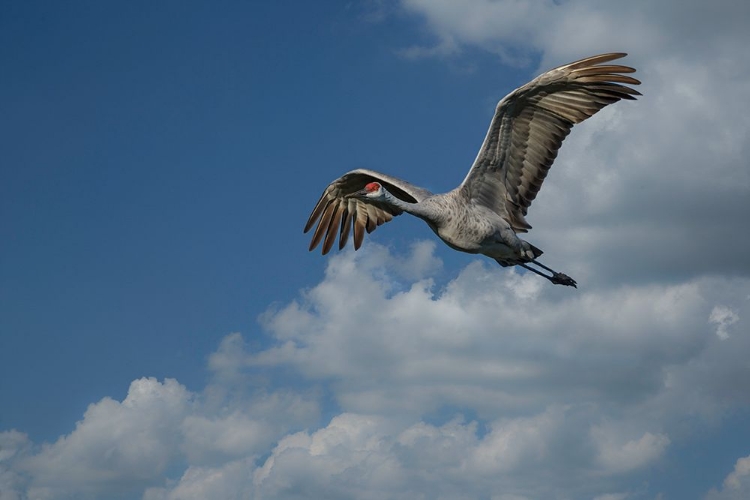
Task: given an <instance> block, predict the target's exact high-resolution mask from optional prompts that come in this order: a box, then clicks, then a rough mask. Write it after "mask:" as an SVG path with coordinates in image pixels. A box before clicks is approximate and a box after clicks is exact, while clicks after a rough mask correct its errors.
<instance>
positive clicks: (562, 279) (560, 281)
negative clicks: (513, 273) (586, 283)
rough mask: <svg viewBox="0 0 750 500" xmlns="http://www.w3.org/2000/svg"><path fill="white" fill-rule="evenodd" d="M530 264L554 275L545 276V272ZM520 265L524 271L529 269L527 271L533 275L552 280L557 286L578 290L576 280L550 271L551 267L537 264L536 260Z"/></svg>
mask: <svg viewBox="0 0 750 500" xmlns="http://www.w3.org/2000/svg"><path fill="white" fill-rule="evenodd" d="M529 264H535V265H537V266H539V267H541V268H542V269H545V270H547V271H549V272H550V273H552V276H549V275H547V274H544V273H543V272H541V271H539V270H538V269H534V268H533V267H531V266H530V265H529ZM518 265H519V266H521V267H523V268H524V269H527V270H529V271H531V272H532V273H535V274H538V275H539V276H542V277H543V278H547V279H548V280H550V281H551V282H552V283H554V284H555V285H565V286H572V287H573V288H578V286H577V283H576V280H574V279H573V278H571V277H570V276H568V275H567V274H563V273H558V272H557V271H554V270H552V269H550V268H549V267H547V266H545V265H544V264H542V263H541V262H537V261H536V260H532V261H530V262H528V263H523V262H521V263H519V264H518Z"/></svg>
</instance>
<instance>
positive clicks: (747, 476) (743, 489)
mask: <svg viewBox="0 0 750 500" xmlns="http://www.w3.org/2000/svg"><path fill="white" fill-rule="evenodd" d="M748 496H750V456H747V457H743V458H739V459H737V462H736V463H735V464H734V470H733V471H732V472H730V473H729V475H728V476H727V477H726V478H725V479H724V484H723V485H722V488H721V489H712V490H711V491H710V492H709V493H708V494H707V495H706V500H741V499H745V498H748Z"/></svg>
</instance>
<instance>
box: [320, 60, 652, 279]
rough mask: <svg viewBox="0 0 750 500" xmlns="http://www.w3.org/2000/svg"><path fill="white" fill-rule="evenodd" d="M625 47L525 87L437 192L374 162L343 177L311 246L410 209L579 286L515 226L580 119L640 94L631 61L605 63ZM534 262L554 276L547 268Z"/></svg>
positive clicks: (462, 245)
mask: <svg viewBox="0 0 750 500" xmlns="http://www.w3.org/2000/svg"><path fill="white" fill-rule="evenodd" d="M625 55H626V54H624V53H611V54H601V55H597V56H592V57H588V58H586V59H581V60H580V61H576V62H572V63H570V64H566V65H564V66H560V67H558V68H555V69H552V70H550V71H547V72H546V73H544V74H542V75H540V76H538V77H537V78H535V79H533V80H532V81H531V82H529V83H527V84H526V85H523V86H522V87H519V88H518V89H516V90H514V91H513V92H511V93H510V94H508V95H507V96H506V97H505V98H504V99H502V100H501V101H500V102H499V103H498V105H497V108H496V109H495V116H494V117H493V118H492V122H491V123H490V128H489V131H488V132H487V136H486V137H485V139H484V142H483V143H482V147H481V149H480V150H479V153H478V154H477V157H476V159H475V160H474V164H473V165H472V166H471V168H470V169H469V173H468V174H467V175H466V178H465V179H464V180H463V182H462V183H461V185H460V186H458V187H457V188H455V189H453V190H452V191H449V192H447V193H443V194H433V193H431V192H429V191H427V190H426V189H423V188H420V187H417V186H414V185H412V184H410V183H408V182H406V181H403V180H401V179H398V178H396V177H391V176H390V175H385V174H381V173H379V172H375V171H372V170H365V169H357V170H352V171H351V172H347V173H346V174H344V175H342V176H341V177H339V178H338V179H336V180H335V181H333V182H331V184H330V185H329V186H328V187H327V188H326V189H325V191H324V192H323V195H322V196H321V197H320V200H319V201H318V203H317V205H315V208H314V209H313V211H312V213H311V214H310V218H309V219H308V220H307V224H305V232H308V231H309V230H310V229H311V228H312V227H313V225H315V222H316V221H317V222H318V225H317V227H316V229H315V232H314V233H313V237H312V241H311V243H310V250H313V249H315V247H317V246H318V245H319V244H320V242H321V241H322V242H323V255H325V254H327V253H328V252H329V251H330V250H331V247H332V246H333V244H334V242H335V240H336V233H339V250H341V249H342V248H344V246H345V245H346V242H347V240H348V238H349V233H350V232H351V230H352V228H353V229H354V249H355V250H357V249H359V247H360V246H361V245H362V240H363V239H364V232H365V231H367V232H368V233H370V232H372V231H373V230H374V229H375V228H376V227H377V226H379V225H381V224H383V223H385V222H389V221H390V220H392V219H393V217H394V216H397V215H400V214H401V213H403V212H406V213H409V214H412V215H415V216H417V217H419V218H420V219H422V220H424V221H425V222H426V223H427V225H428V226H430V229H432V230H433V231H434V232H435V233H436V234H437V235H438V237H439V238H440V239H441V240H443V241H444V242H445V243H446V244H447V245H448V246H449V247H451V248H453V249H455V250H460V251H462V252H468V253H473V254H477V253H479V254H483V255H486V256H488V257H491V258H493V259H495V260H496V261H497V262H498V263H499V264H500V265H502V266H512V265H518V266H521V267H524V268H525V269H528V270H529V271H532V272H534V273H536V274H538V275H540V276H543V277H545V278H547V279H548V280H550V281H551V282H552V283H554V284H557V285H568V286H573V287H576V282H575V280H573V279H572V278H570V277H569V276H567V275H565V274H563V273H558V272H556V271H553V270H552V269H550V268H549V267H547V266H545V265H543V264H541V263H540V262H538V261H537V260H536V259H537V258H538V257H539V256H540V255H541V254H542V251H541V250H539V249H538V248H536V247H535V246H533V245H530V244H529V243H528V242H526V241H524V240H522V239H520V238H519V237H518V236H517V235H516V234H517V233H525V232H527V231H528V230H529V229H531V226H530V225H529V223H528V222H526V218H525V216H526V213H527V210H528V208H529V206H530V205H531V202H532V201H533V200H534V198H535V197H536V195H537V193H538V192H539V189H540V188H541V187H542V182H543V181H544V178H545V177H546V176H547V172H548V171H549V168H550V167H551V166H552V163H553V162H554V160H555V157H556V156H557V150H558V149H559V148H560V145H561V144H562V142H563V139H565V137H566V136H567V135H568V133H569V132H570V129H571V128H573V125H574V124H576V123H580V122H582V121H583V120H585V119H586V118H588V117H590V116H592V115H593V114H594V113H596V112H597V111H599V110H600V109H602V108H603V107H604V106H607V105H608V104H612V103H614V102H617V101H619V100H620V99H631V100H632V99H635V97H634V96H639V95H641V94H640V93H639V92H638V91H637V90H635V89H632V88H630V87H628V86H626V85H621V84H629V85H638V84H640V82H639V81H638V80H636V79H635V78H632V77H630V76H627V75H625V74H623V73H633V72H635V70H634V69H633V68H630V67H628V66H620V65H607V64H604V63H607V62H609V61H613V60H615V59H620V58H622V57H624V56H625ZM531 264H533V265H535V266H536V267H538V268H541V269H543V270H545V271H548V272H549V273H551V274H549V275H548V274H545V273H543V272H542V271H540V270H539V269H536V268H534V267H531Z"/></svg>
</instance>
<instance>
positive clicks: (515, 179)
mask: <svg viewBox="0 0 750 500" xmlns="http://www.w3.org/2000/svg"><path fill="white" fill-rule="evenodd" d="M625 55H626V54H623V53H613V54H601V55H598V56H593V57H588V58H586V59H581V60H580V61H576V62H573V63H570V64H566V65H564V66H560V67H558V68H555V69H553V70H550V71H548V72H546V73H544V74H542V75H540V76H538V77H537V78H535V79H534V80H532V81H531V82H529V83H527V84H526V85H524V86H522V87H520V88H518V89H516V90H514V91H513V92H511V93H510V94H508V95H507V96H506V97H505V98H504V99H503V100H501V101H500V102H499V103H498V105H497V109H496V110H495V116H494V117H493V118H492V123H491V124H490V129H489V131H488V132H487V136H486V137H485V139H484V143H483V144H482V148H481V149H480V150H479V154H478V155H477V158H476V160H474V164H473V165H472V167H471V169H470V170H469V173H468V175H467V176H466V178H465V179H464V181H463V183H462V184H461V186H459V188H457V189H458V190H459V191H460V193H461V194H462V195H463V196H465V197H467V199H468V200H471V201H472V202H474V203H478V204H480V205H484V206H486V207H488V208H490V209H492V210H493V211H495V212H496V213H498V214H500V215H501V216H503V217H504V218H505V219H506V220H508V222H509V223H510V225H511V226H512V227H513V229H514V230H515V231H517V232H526V231H527V230H528V229H531V226H530V225H529V224H528V222H526V219H525V215H526V212H527V210H528V208H529V206H530V205H531V202H532V201H533V200H534V198H536V195H537V193H538V192H539V189H540V188H541V187H542V182H543V181H544V178H545V177H546V176H547V172H548V171H549V168H550V167H551V166H552V163H553V162H554V161H555V157H556V156H557V150H558V149H560V146H561V145H562V142H563V139H565V137H566V136H567V135H568V133H570V129H571V128H573V125H575V124H576V123H580V122H582V121H583V120H585V119H586V118H588V117H590V116H591V115H593V114H594V113H596V112H597V111H599V110H600V109H602V108H603V107H604V106H607V105H608V104H612V103H614V102H617V101H619V100H620V99H635V97H634V96H638V95H641V94H640V93H639V92H638V91H637V90H635V89H632V88H630V87H628V86H626V85H621V84H628V85H638V84H640V83H641V82H639V81H638V80H636V79H635V78H632V77H630V76H627V75H624V74H623V73H633V72H635V70H634V69H633V68H630V67H628V66H620V65H607V64H604V63H607V62H609V61H612V60H615V59H620V58H621V57H624V56H625Z"/></svg>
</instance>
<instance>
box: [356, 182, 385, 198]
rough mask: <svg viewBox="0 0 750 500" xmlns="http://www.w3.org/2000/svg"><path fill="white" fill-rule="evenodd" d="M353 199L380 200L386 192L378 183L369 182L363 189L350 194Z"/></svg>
mask: <svg viewBox="0 0 750 500" xmlns="http://www.w3.org/2000/svg"><path fill="white" fill-rule="evenodd" d="M351 196H353V197H354V198H363V199H369V200H382V199H384V198H385V197H386V190H385V188H384V187H383V186H382V184H380V183H379V182H370V183H368V184H367V185H365V187H364V188H362V189H360V190H359V191H357V192H355V193H352V195H351Z"/></svg>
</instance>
